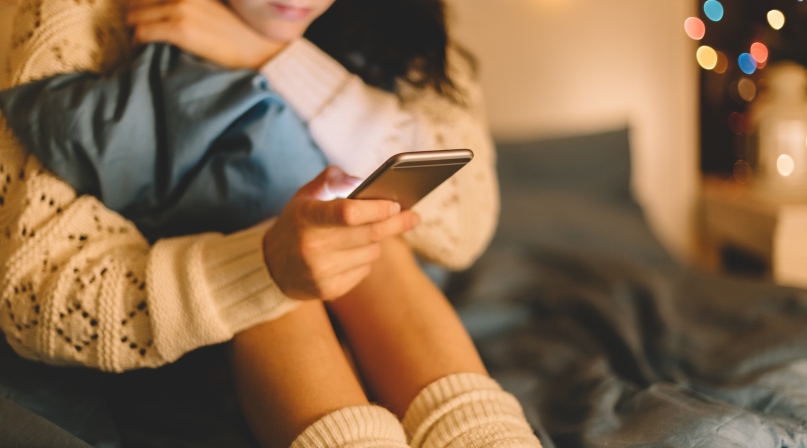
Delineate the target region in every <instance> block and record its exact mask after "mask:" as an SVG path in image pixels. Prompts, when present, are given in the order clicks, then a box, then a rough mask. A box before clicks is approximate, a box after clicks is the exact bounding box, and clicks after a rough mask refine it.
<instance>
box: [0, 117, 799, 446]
mask: <svg viewBox="0 0 807 448" xmlns="http://www.w3.org/2000/svg"><path fill="white" fill-rule="evenodd" d="M628 136H629V134H628V131H627V130H618V131H614V132H608V133H603V134H598V135H589V136H581V137H574V138H565V139H557V140H549V141H547V140H542V141H536V142H520V143H502V144H500V145H499V150H500V151H499V176H500V182H501V189H502V213H501V223H500V226H499V229H498V231H497V234H496V236H495V238H494V241H493V243H492V244H491V247H490V248H489V250H488V251H487V252H486V254H485V255H484V256H483V257H482V258H481V259H480V260H479V261H478V262H477V263H476V264H475V265H474V266H473V267H472V268H471V269H470V270H468V271H466V272H463V273H459V274H455V275H453V276H451V277H450V279H449V281H448V284H447V285H446V291H447V294H448V296H449V297H450V298H451V300H452V302H453V303H454V304H455V306H456V307H457V309H458V311H459V313H460V315H461V317H462V319H463V321H464V322H465V324H466V326H467V328H468V329H469V331H470V333H471V334H472V336H473V338H474V341H475V342H476V344H477V346H478V347H479V350H480V352H481V354H482V356H483V358H484V361H485V363H486V365H487V367H488V369H489V370H490V372H491V374H492V375H493V376H494V377H495V378H496V379H497V380H499V381H500V382H501V384H502V385H503V386H504V387H505V388H506V389H508V390H509V391H511V392H513V393H514V394H515V395H516V396H517V397H518V398H519V400H520V401H521V403H522V405H523V406H524V409H525V413H526V414H527V418H528V419H529V421H530V423H531V424H532V425H533V427H534V428H535V431H536V433H537V434H538V435H539V437H540V438H541V440H542V442H543V444H544V446H545V447H559V448H560V447H600V446H602V447H605V446H608V447H639V446H654V447H655V446H669V447H701V446H702V447H707V446H708V447H748V446H753V447H773V446H777V447H779V446H781V447H802V446H804V447H807V425H805V422H806V421H807V291H803V290H798V289H791V288H785V287H781V286H776V285H774V284H771V283H767V282H762V281H752V280H747V279H741V278H728V277H721V276H711V275H707V274H702V273H699V272H697V271H694V270H692V269H689V268H687V267H685V266H682V265H680V264H679V263H677V262H676V261H675V260H674V259H673V258H672V257H670V256H669V255H668V253H667V252H666V251H665V250H664V248H663V247H662V246H661V245H660V244H659V243H658V242H657V240H656V239H655V238H654V237H653V235H652V233H651V232H650V230H649V228H648V226H647V224H646V222H645V220H644V217H643V215H642V210H641V208H640V207H639V206H638V205H637V204H636V203H635V202H634V201H633V199H632V197H631V194H630V187H629V179H630V148H629V144H628V141H629V139H628ZM222 350H223V349H222V347H220V346H219V347H210V348H206V349H202V350H198V351H196V352H194V353H191V354H189V355H187V356H185V357H184V358H182V359H181V360H180V361H179V362H178V363H176V364H174V365H171V366H168V367H166V368H163V369H160V370H157V371H138V372H130V373H126V374H123V375H109V374H102V373H98V372H90V371H86V370H84V369H56V368H53V367H47V366H43V365H39V364H36V363H31V362H28V361H24V360H22V359H20V358H18V357H17V356H16V355H15V354H14V353H13V352H11V350H10V349H9V348H8V346H5V345H3V346H0V366H2V368H0V422H2V425H0V446H3V447H14V446H20V447H38V446H43V447H44V446H64V447H73V446H75V447H86V446H88V445H91V446H96V447H121V446H136V447H155V448H156V447H189V448H190V447H193V448H197V447H198V448H201V447H236V448H237V447H253V446H255V444H254V440H252V438H251V437H250V435H249V432H248V430H247V428H246V425H245V424H244V422H243V419H242V418H241V416H240V414H239V412H238V407H237V403H236V401H235V398H234V395H233V393H232V390H231V388H230V387H229V385H228V380H227V372H226V369H224V368H223V367H221V366H222V363H220V362H215V360H217V359H218V360H220V359H221V356H222Z"/></svg>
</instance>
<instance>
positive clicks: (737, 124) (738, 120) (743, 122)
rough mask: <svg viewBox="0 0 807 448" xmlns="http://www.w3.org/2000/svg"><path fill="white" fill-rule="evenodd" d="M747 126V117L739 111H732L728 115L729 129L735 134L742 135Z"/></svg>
mask: <svg viewBox="0 0 807 448" xmlns="http://www.w3.org/2000/svg"><path fill="white" fill-rule="evenodd" d="M747 128H748V119H747V118H746V117H745V115H744V114H741V113H739V112H732V113H731V115H729V129H731V132H733V133H735V134H737V135H744V134H745V130H746V129H747Z"/></svg>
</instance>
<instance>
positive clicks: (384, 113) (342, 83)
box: [262, 40, 498, 269]
mask: <svg viewBox="0 0 807 448" xmlns="http://www.w3.org/2000/svg"><path fill="white" fill-rule="evenodd" d="M457 65H460V64H457ZM455 71H456V72H457V73H456V76H455V78H456V79H457V80H458V81H459V83H460V85H461V87H463V88H464V90H465V92H466V98H465V99H466V101H465V103H466V104H463V105H460V104H457V103H455V102H452V101H450V100H448V99H446V98H444V97H442V96H440V95H437V94H436V93H434V92H431V91H419V90H414V89H411V88H409V89H408V91H406V90H404V89H406V88H407V86H403V87H402V92H400V95H395V94H391V93H388V92H384V91H381V90H378V89H375V88H372V87H369V86H367V85H365V84H364V83H363V82H362V81H361V80H360V79H359V78H358V77H356V76H354V75H351V74H350V73H348V72H347V70H345V69H344V67H342V66H341V65H340V64H339V63H338V62H336V61H335V60H333V59H332V58H330V57H329V56H328V55H327V54H325V53H324V52H322V51H321V50H319V49H318V48H316V47H315V46H314V45H313V44H311V43H310V42H308V41H306V40H301V41H298V42H295V43H293V44H291V45H290V46H289V47H288V48H287V49H286V50H285V51H284V52H282V53H280V54H279V55H278V56H277V57H276V58H275V59H274V60H273V61H272V62H270V63H268V64H267V65H266V66H264V67H263V69H262V72H263V73H264V74H265V75H266V76H267V78H268V79H269V81H270V84H271V86H272V88H273V89H275V90H276V91H278V92H279V93H280V94H281V95H282V96H283V97H284V98H285V99H286V100H287V101H288V102H289V104H291V105H292V107H294V108H295V109H296V110H297V112H298V114H300V116H301V117H302V118H303V119H304V120H306V121H307V122H308V123H309V129H310V130H311V134H312V137H313V138H314V139H315V141H316V142H317V144H318V145H319V146H320V147H321V148H322V150H323V152H324V153H325V155H326V157H327V158H328V160H329V162H330V163H333V164H335V165H337V166H340V167H341V168H343V169H344V170H345V171H347V172H348V173H350V174H353V175H357V176H360V177H364V176H367V175H369V174H370V173H371V172H372V171H373V170H374V169H375V168H377V167H378V166H379V165H380V164H381V163H383V162H384V161H385V160H386V159H387V158H388V157H390V156H391V155H393V154H397V153H399V152H405V151H424V150H434V149H445V148H470V149H472V150H473V151H474V153H475V155H476V156H475V159H474V161H473V162H471V163H470V164H469V165H468V166H467V167H465V168H463V170H461V171H460V172H459V173H458V174H457V175H455V176H454V178H452V179H451V180H449V181H448V182H446V183H444V184H443V185H441V186H440V187H439V188H438V189H436V190H435V191H434V192H433V193H432V194H431V195H429V196H428V197H427V198H425V199H424V200H423V201H421V203H419V204H418V205H417V206H416V207H415V210H416V211H418V212H419V213H420V214H421V215H422V218H423V223H422V224H421V225H420V226H419V227H418V228H416V229H414V230H413V231H412V232H410V233H409V234H407V241H409V242H410V244H411V245H412V246H413V247H414V248H415V249H416V250H417V251H418V252H419V253H420V254H421V255H423V256H425V257H426V258H428V259H430V260H432V261H435V262H438V263H440V264H443V265H445V266H447V267H450V268H453V269H461V268H464V267H467V266H468V265H469V264H470V263H472V262H473V261H474V260H475V259H476V257H477V256H478V255H479V254H481V252H482V251H483V250H484V249H485V248H486V247H487V244H488V242H489V240H490V238H491V236H492V234H493V231H494V229H495V227H496V222H497V218H498V184H497V181H496V174H495V152H494V148H493V143H492V141H491V138H490V135H489V133H488V131H487V123H486V120H485V117H484V112H483V111H482V97H481V92H480V90H479V86H478V84H476V82H474V81H472V80H471V79H470V78H471V77H470V75H469V73H468V70H463V69H462V68H460V69H458V70H455Z"/></svg>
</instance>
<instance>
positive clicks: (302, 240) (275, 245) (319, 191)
mask: <svg viewBox="0 0 807 448" xmlns="http://www.w3.org/2000/svg"><path fill="white" fill-rule="evenodd" d="M355 180H356V179H355V178H350V177H348V176H347V175H346V174H345V173H344V172H343V171H342V170H340V169H338V168H336V167H329V168H327V169H326V170H325V171H323V172H322V173H321V174H320V175H319V176H317V177H316V178H315V179H314V180H312V181H311V182H310V183H308V184H307V185H305V186H304V187H303V188H301V189H300V190H299V191H298V192H297V194H295V196H294V197H293V198H292V199H291V201H289V203H288V205H286V208H285V209H283V212H282V213H281V214H280V216H279V217H278V219H277V222H276V223H275V225H274V226H273V227H272V228H271V229H270V230H269V231H268V232H267V233H266V236H265V237H264V258H265V260H266V265H267V266H268V267H269V272H270V273H271V274H272V278H274V280H275V282H276V283H277V285H278V286H279V287H280V289H281V290H282V291H283V293H284V294H286V295H287V296H289V297H292V298H295V299H323V300H333V299H336V298H338V297H341V296H342V295H344V294H345V293H347V292H348V291H350V290H351V289H353V287H355V286H356V285H357V284H358V283H359V282H360V281H361V280H362V279H364V278H365V277H366V276H367V275H368V274H369V273H370V265H371V263H372V262H373V261H375V260H376V259H377V258H378V257H379V256H380V255H381V246H380V244H379V243H380V242H381V241H382V240H384V239H385V238H387V237H390V236H395V235H400V234H402V233H404V232H406V231H407V230H409V229H411V228H413V227H415V226H416V225H417V224H418V223H419V222H420V218H419V217H418V215H417V214H415V213H414V212H412V211H404V212H401V211H400V205H398V204H397V203H395V202H391V201H382V200H351V199H334V200H330V201H325V200H323V199H327V198H328V196H331V195H332V194H333V193H336V192H337V190H347V191H349V190H350V189H352V188H355V187H356V186H357V182H356V181H355Z"/></svg>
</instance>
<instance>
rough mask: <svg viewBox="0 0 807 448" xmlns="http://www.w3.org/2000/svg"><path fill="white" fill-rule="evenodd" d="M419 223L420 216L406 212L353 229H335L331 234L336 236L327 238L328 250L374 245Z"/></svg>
mask: <svg viewBox="0 0 807 448" xmlns="http://www.w3.org/2000/svg"><path fill="white" fill-rule="evenodd" d="M419 223H420V216H419V215H418V214H417V213H415V212H413V211H410V210H407V211H403V212H401V213H399V214H397V215H395V216H392V217H391V218H388V219H385V220H383V221H379V222H373V223H370V224H364V225H361V226H355V227H337V228H334V229H333V230H332V232H338V235H333V236H331V237H330V238H329V241H331V242H332V244H333V247H329V249H338V250H342V249H350V248H355V247H361V246H366V245H370V244H375V243H378V242H380V241H382V240H384V239H386V238H389V237H391V236H398V235H400V234H402V233H404V232H406V231H408V230H411V229H413V228H414V227H415V226H417V225H418V224H419Z"/></svg>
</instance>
